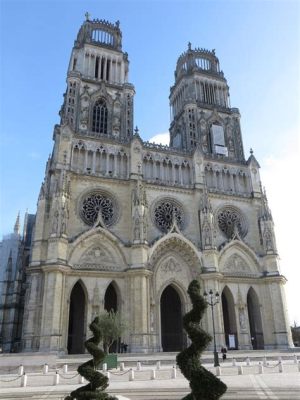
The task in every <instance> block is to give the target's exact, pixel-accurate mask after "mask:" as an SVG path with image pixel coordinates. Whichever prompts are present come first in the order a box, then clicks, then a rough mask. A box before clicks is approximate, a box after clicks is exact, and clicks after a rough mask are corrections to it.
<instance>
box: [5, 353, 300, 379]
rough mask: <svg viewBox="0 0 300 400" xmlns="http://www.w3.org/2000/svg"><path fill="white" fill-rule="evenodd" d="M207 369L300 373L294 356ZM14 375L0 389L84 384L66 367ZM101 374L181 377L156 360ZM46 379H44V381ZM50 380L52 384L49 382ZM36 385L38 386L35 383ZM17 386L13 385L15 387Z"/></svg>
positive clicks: (222, 372)
mask: <svg viewBox="0 0 300 400" xmlns="http://www.w3.org/2000/svg"><path fill="white" fill-rule="evenodd" d="M207 369H208V370H210V371H211V372H213V373H215V374H216V375H217V376H221V375H247V374H265V373H271V372H273V373H274V372H277V373H283V372H296V371H298V372H300V361H298V359H297V356H296V355H294V356H293V358H292V359H291V360H285V361H284V362H283V360H282V358H281V357H279V358H278V360H277V361H274V360H269V361H268V360H267V357H263V360H262V361H260V362H257V361H256V362H251V360H250V359H249V357H247V358H246V359H245V360H244V361H239V362H237V361H236V359H234V358H233V359H232V363H231V365H230V363H223V365H222V366H218V367H211V366H209V367H207ZM17 370H18V372H17V374H15V375H14V374H7V375H0V387H11V386H10V384H12V385H13V386H14V387H17V386H19V387H26V386H31V387H35V386H49V385H54V386H57V385H60V384H64V385H66V384H72V385H75V384H78V383H79V384H83V383H87V381H86V380H85V379H84V378H83V377H82V376H81V375H79V374H78V373H77V372H75V371H73V372H69V367H68V365H67V364H65V365H63V367H62V368H61V369H60V370H58V369H55V370H52V371H49V366H48V365H47V364H45V365H43V367H42V368H41V371H40V372H37V373H26V372H25V367H24V366H23V365H20V366H19V367H18V368H17ZM102 372H103V374H105V375H106V376H107V377H108V378H109V379H110V380H116V381H117V380H123V381H124V380H125V379H126V380H128V381H134V380H155V379H158V380H159V379H160V380H163V379H176V378H177V377H178V374H179V377H180V378H183V375H182V374H181V372H180V370H178V369H177V368H176V366H172V367H170V366H165V367H162V366H161V362H160V361H157V362H156V365H155V367H153V366H152V367H150V366H149V365H148V364H147V365H143V364H142V363H141V362H140V361H138V362H137V363H136V367H135V369H134V368H128V369H127V370H126V369H125V364H124V362H122V363H120V366H119V368H117V369H114V370H110V371H108V369H107V365H106V364H103V367H102ZM46 378H47V379H46ZM51 381H52V382H51ZM37 383H38V384H37ZM16 385H17V386H16Z"/></svg>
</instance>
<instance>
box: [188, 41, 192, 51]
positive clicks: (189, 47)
mask: <svg viewBox="0 0 300 400" xmlns="http://www.w3.org/2000/svg"><path fill="white" fill-rule="evenodd" d="M188 49H189V50H192V43H191V42H188Z"/></svg>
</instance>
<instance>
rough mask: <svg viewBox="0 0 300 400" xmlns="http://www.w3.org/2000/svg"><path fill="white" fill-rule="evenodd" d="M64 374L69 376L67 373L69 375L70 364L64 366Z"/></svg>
mask: <svg viewBox="0 0 300 400" xmlns="http://www.w3.org/2000/svg"><path fill="white" fill-rule="evenodd" d="M63 373H64V374H67V373H68V364H65V365H64V366H63Z"/></svg>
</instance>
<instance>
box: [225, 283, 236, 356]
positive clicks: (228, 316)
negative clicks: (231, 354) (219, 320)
mask: <svg viewBox="0 0 300 400" xmlns="http://www.w3.org/2000/svg"><path fill="white" fill-rule="evenodd" d="M222 311H223V322H224V333H225V344H226V347H227V348H228V349H237V348H238V337H237V326H236V316H235V306H234V299H233V295H232V293H231V291H230V289H229V288H228V287H227V286H225V288H224V289H223V292H222Z"/></svg>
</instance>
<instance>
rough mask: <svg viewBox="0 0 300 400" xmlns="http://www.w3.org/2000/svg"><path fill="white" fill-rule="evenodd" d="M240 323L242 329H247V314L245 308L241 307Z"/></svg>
mask: <svg viewBox="0 0 300 400" xmlns="http://www.w3.org/2000/svg"><path fill="white" fill-rule="evenodd" d="M239 323H240V328H241V330H245V329H246V315H245V309H244V308H240V309H239Z"/></svg>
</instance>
